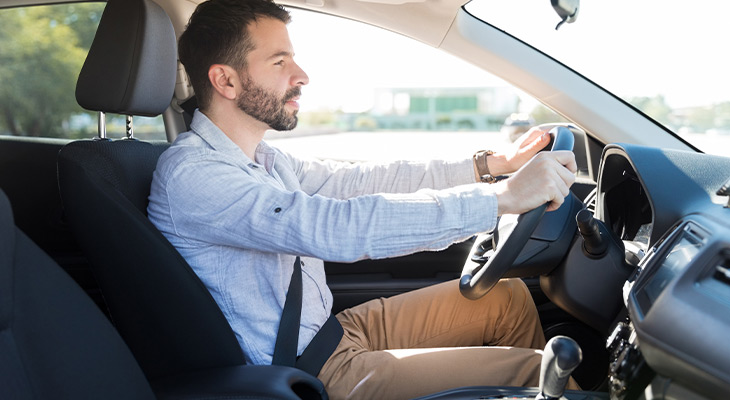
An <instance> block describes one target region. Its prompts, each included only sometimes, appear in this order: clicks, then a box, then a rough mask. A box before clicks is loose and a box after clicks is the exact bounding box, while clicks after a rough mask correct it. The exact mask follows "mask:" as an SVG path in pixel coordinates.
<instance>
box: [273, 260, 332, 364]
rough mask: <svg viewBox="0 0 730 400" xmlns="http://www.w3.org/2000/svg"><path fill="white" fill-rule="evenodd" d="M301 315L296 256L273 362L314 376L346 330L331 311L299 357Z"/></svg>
mask: <svg viewBox="0 0 730 400" xmlns="http://www.w3.org/2000/svg"><path fill="white" fill-rule="evenodd" d="M301 317H302V262H301V259H300V258H299V257H297V258H296V260H294V271H292V274H291V281H290V282H289V290H288V291H287V293H286V300H285V301H284V310H283V311H282V313H281V322H279V330H278V332H277V333H276V344H275V345H274V357H273V359H272V362H271V363H272V364H273V365H284V366H288V367H296V368H299V369H301V370H302V371H305V372H307V373H309V374H311V375H312V376H315V377H316V376H317V375H318V374H319V371H320V370H321V369H322V366H324V363H325V362H327V359H329V357H330V356H331V355H332V353H333V352H334V351H335V349H336V348H337V345H338V344H340V340H341V339H342V335H343V334H344V330H343V329H342V325H340V322H339V321H337V318H335V316H334V315H330V317H329V318H328V319H327V321H326V322H325V323H324V325H322V328H320V330H319V332H317V334H316V335H314V338H312V341H311V342H309V345H307V348H306V349H304V351H303V352H302V355H301V356H300V357H297V348H298V344H299V326H300V322H301Z"/></svg>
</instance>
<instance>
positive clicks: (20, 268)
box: [0, 191, 154, 399]
mask: <svg viewBox="0 0 730 400" xmlns="http://www.w3.org/2000/svg"><path fill="white" fill-rule="evenodd" d="M0 388H2V389H1V392H2V394H1V395H0V397H2V398H9V399H34V398H38V399H50V398H61V399H75V398H88V399H91V398H96V399H152V398H154V396H153V394H152V391H151V390H150V387H149V385H148V383H147V381H146V380H145V376H144V374H143V373H142V370H141V369H140V368H139V366H138V365H137V363H136V362H135V360H134V358H133V356H132V354H131V353H130V351H129V349H128V348H127V346H126V345H125V344H124V342H123V341H122V339H121V338H120V337H119V335H118V334H117V332H116V331H115V330H114V327H113V326H112V325H111V324H110V323H109V321H108V320H107V319H106V317H104V315H103V314H102V313H101V311H99V309H98V307H97V306H96V304H94V303H93V302H92V301H91V299H90V298H89V297H88V296H87V295H86V293H84V291H83V290H82V289H81V288H80V287H78V286H77V285H76V283H75V282H74V281H73V280H72V279H71V278H70V277H69V276H68V275H66V273H65V272H64V271H63V270H62V269H61V267H60V266H58V265H57V264H56V263H55V262H54V261H53V260H52V259H51V258H50V257H49V256H48V255H46V254H45V253H44V252H43V251H42V250H41V249H40V248H39V247H38V246H37V245H35V243H33V242H32V241H31V240H30V239H28V237H27V236H26V235H25V234H24V233H23V232H21V231H20V230H19V229H18V228H17V227H16V226H15V224H14V221H13V213H12V210H11V208H10V202H9V201H8V198H7V197H6V196H5V193H3V192H2V191H0Z"/></svg>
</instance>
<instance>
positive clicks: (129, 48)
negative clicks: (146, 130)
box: [76, 0, 177, 116]
mask: <svg viewBox="0 0 730 400" xmlns="http://www.w3.org/2000/svg"><path fill="white" fill-rule="evenodd" d="M176 47H177V42H176V39H175V31H174V29H173V27H172V23H171V22H170V18H169V17H168V16H167V14H166V13H165V11H164V10H163V9H162V8H160V6H158V5H157V4H155V3H154V2H152V1H150V0H109V1H108V2H107V4H106V8H105V9H104V13H103V14H102V16H101V21H100V22H99V28H98V29H97V31H96V36H95V37H94V42H93V43H92V44H91V49H90V50H89V55H88V56H87V57H86V61H85V62H84V66H83V67H82V68H81V73H80V74H79V79H78V82H77V83H76V101H78V103H79V105H81V107H83V108H85V109H87V110H92V111H103V112H109V113H115V114H124V115H143V116H156V115H159V114H161V113H162V112H163V111H165V109H166V108H167V107H168V106H169V105H170V101H171V100H172V95H173V91H174V89H175V78H176V72H177V51H176Z"/></svg>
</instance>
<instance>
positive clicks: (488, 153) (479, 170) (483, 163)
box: [472, 150, 496, 183]
mask: <svg viewBox="0 0 730 400" xmlns="http://www.w3.org/2000/svg"><path fill="white" fill-rule="evenodd" d="M493 155H494V152H493V151H492V150H479V151H477V152H476V153H474V155H473V156H472V159H473V161H474V172H475V173H476V176H477V180H478V181H481V182H485V183H494V182H495V181H496V179H495V177H494V175H493V174H492V172H491V170H490V169H489V158H491V157H492V156H493Z"/></svg>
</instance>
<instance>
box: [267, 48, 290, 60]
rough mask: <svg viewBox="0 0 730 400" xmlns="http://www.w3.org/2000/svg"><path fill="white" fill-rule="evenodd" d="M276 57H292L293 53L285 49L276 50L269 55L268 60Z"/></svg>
mask: <svg viewBox="0 0 730 400" xmlns="http://www.w3.org/2000/svg"><path fill="white" fill-rule="evenodd" d="M278 57H294V53H292V52H290V51H286V50H281V51H277V52H276V53H274V54H272V55H271V56H269V58H268V60H271V59H272V58H278Z"/></svg>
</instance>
